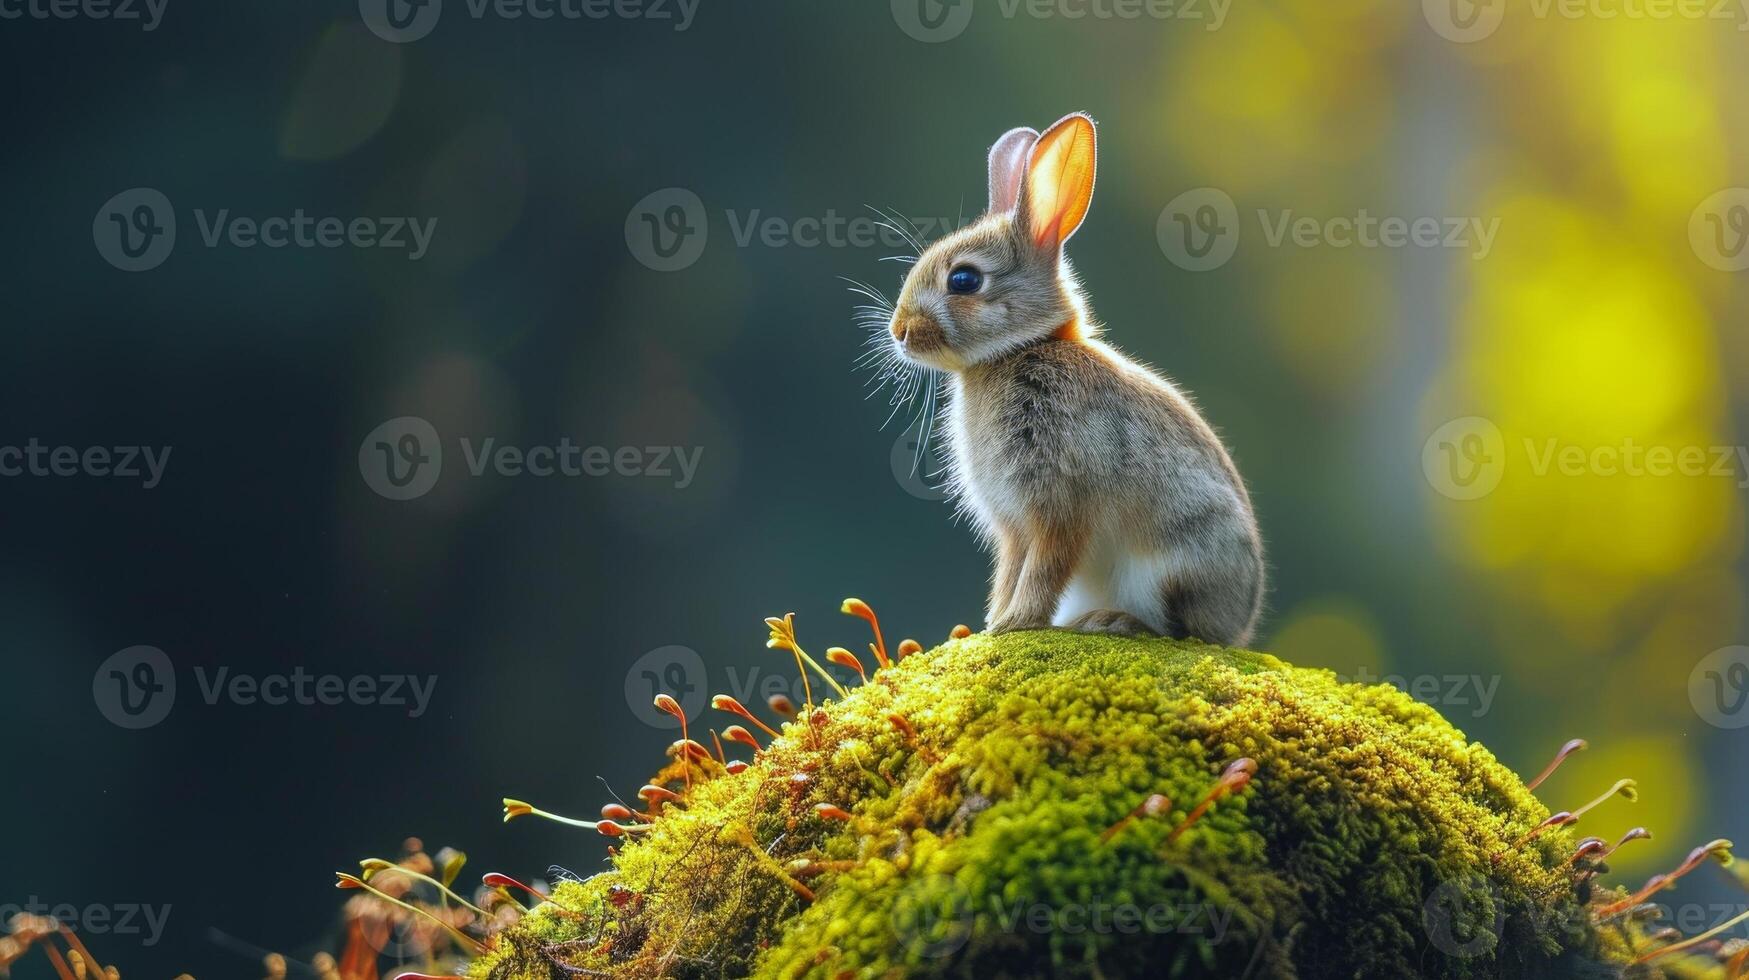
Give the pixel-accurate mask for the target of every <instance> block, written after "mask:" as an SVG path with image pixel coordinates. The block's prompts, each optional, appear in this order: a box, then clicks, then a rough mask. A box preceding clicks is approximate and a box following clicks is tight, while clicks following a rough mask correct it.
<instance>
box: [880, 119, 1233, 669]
mask: <svg viewBox="0 0 1749 980" xmlns="http://www.w3.org/2000/svg"><path fill="white" fill-rule="evenodd" d="M1094 157H1095V130H1094V124H1093V120H1092V119H1091V118H1090V117H1088V116H1086V115H1084V114H1081V113H1076V114H1074V115H1070V116H1066V117H1064V118H1063V119H1061V120H1059V121H1058V122H1057V123H1056V124H1055V125H1053V126H1052V127H1051V128H1050V129H1048V130H1046V131H1045V132H1044V134H1043V135H1042V136H1041V135H1040V134H1038V133H1037V132H1035V131H1033V130H1031V129H1024V128H1022V129H1015V130H1011V131H1009V132H1008V133H1006V134H1004V135H1003V136H1002V138H1001V139H999V140H997V141H996V144H995V145H994V146H993V147H991V149H990V161H989V169H990V207H989V210H988V212H987V213H985V214H984V216H983V217H982V218H980V219H978V221H976V222H975V223H973V224H971V225H970V226H968V227H966V228H963V229H961V230H959V231H956V232H954V233H953V234H950V235H948V236H947V237H945V238H943V239H941V240H940V241H938V242H936V243H934V244H933V245H931V246H930V247H929V248H928V249H926V250H924V252H923V254H922V255H921V256H920V257H919V258H918V260H917V262H916V264H915V265H914V266H913V267H912V269H911V272H910V274H909V276H908V277H907V278H906V281H905V285H904V288H903V290H902V291H901V292H900V294H899V301H898V304H897V306H896V309H895V310H894V312H893V314H892V318H891V321H890V323H889V327H890V329H891V332H892V343H893V345H894V347H895V349H896V352H897V354H898V355H899V356H901V357H903V358H904V359H906V360H907V361H909V362H911V363H913V364H916V365H920V366H923V367H925V368H930V369H937V370H941V371H946V372H949V373H950V374H951V375H952V377H951V380H950V382H949V388H950V389H951V395H950V404H949V405H948V407H947V416H946V419H947V426H948V433H949V467H948V473H949V479H948V487H949V490H950V492H951V493H952V494H953V495H954V497H955V499H956V501H957V503H958V505H959V506H960V507H961V509H963V510H964V511H965V512H966V513H967V514H969V515H970V517H971V518H972V521H973V524H974V526H975V527H976V528H977V530H978V533H979V535H980V536H981V537H982V538H984V540H985V541H986V542H988V543H990V544H991V545H993V547H994V550H995V552H996V568H995V574H994V576H993V578H992V582H991V589H990V601H989V608H988V610H987V617H988V618H987V628H988V629H989V630H990V632H992V633H1003V632H1007V631H1010V630H1023V629H1037V628H1042V627H1047V626H1050V625H1052V624H1056V625H1059V626H1064V627H1067V628H1069V629H1073V630H1081V631H1084V632H1097V633H1129V634H1137V633H1157V634H1162V635H1167V636H1175V637H1183V636H1194V637H1197V638H1200V639H1203V640H1207V641H1209V642H1213V643H1222V644H1243V643H1245V642H1246V641H1247V640H1248V639H1249V638H1250V636H1251V631H1252V627H1253V626H1254V625H1255V623H1256V620H1257V616H1258V612H1259V610H1260V608H1261V605H1262V597H1263V580H1264V565H1263V545H1262V542H1261V540H1260V539H1259V537H1258V533H1257V522H1256V519H1255V518H1254V517H1253V515H1252V512H1251V500H1250V497H1249V496H1248V495H1247V494H1246V492H1245V485H1244V483H1243V481H1241V480H1240V478H1239V472H1238V470H1237V469H1236V468H1235V467H1234V466H1233V462H1232V460H1231V459H1230V458H1228V456H1227V452H1226V450H1225V449H1224V448H1223V447H1222V445H1221V441H1220V439H1219V437H1217V436H1216V435H1215V433H1214V430H1212V429H1211V428H1209V426H1208V423H1206V422H1204V421H1203V419H1202V416H1200V415H1198V414H1197V411H1196V409H1195V407H1193V406H1192V405H1191V403H1190V401H1189V400H1188V399H1186V398H1185V396H1184V395H1182V394H1181V393H1179V391H1178V390H1177V389H1176V388H1174V387H1173V386H1172V384H1171V382H1169V381H1167V380H1166V379H1165V378H1163V377H1161V376H1160V375H1158V374H1155V373H1154V372H1153V371H1151V370H1150V369H1148V368H1147V367H1144V366H1142V365H1140V364H1137V363H1136V362H1134V361H1131V360H1129V359H1128V358H1126V357H1125V356H1124V355H1123V354H1121V353H1119V352H1118V351H1117V350H1115V349H1113V348H1112V347H1111V346H1109V345H1107V344H1105V343H1103V342H1102V341H1100V340H1099V339H1098V337H1099V333H1100V326H1099V324H1098V323H1097V322H1096V321H1095V320H1094V319H1093V316H1092V314H1091V313H1090V312H1089V310H1088V308H1087V301H1086V298H1085V296H1084V295H1083V294H1082V290H1081V286H1080V284H1079V283H1078V282H1077V281H1076V279H1075V275H1074V273H1073V272H1072V271H1071V270H1070V268H1069V262H1068V260H1067V259H1066V258H1064V256H1063V244H1064V242H1066V241H1068V239H1069V236H1071V235H1073V234H1074V233H1075V230H1076V229H1077V228H1079V227H1080V226H1081V222H1082V219H1083V218H1085V217H1086V215H1087V209H1088V205H1089V204H1090V203H1091V201H1092V199H1093V181H1094V171H1095V164H1094Z"/></svg>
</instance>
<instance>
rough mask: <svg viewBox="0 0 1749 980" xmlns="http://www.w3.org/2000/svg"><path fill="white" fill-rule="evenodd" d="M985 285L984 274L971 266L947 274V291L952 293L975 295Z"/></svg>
mask: <svg viewBox="0 0 1749 980" xmlns="http://www.w3.org/2000/svg"><path fill="white" fill-rule="evenodd" d="M983 284H984V274H983V273H982V272H979V271H978V270H976V269H974V268H972V267H971V266H969V265H962V266H960V267H959V268H957V269H955V270H953V271H952V272H950V273H948V274H947V291H948V292H950V293H975V292H977V291H978V287H979V286H982V285H983Z"/></svg>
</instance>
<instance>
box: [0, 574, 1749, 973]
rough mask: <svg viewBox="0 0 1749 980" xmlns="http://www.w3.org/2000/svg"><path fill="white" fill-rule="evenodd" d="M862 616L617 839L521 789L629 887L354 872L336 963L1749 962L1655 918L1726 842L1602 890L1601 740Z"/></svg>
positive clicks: (481, 967) (1372, 692) (1274, 662)
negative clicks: (1475, 727)
mask: <svg viewBox="0 0 1749 980" xmlns="http://www.w3.org/2000/svg"><path fill="white" fill-rule="evenodd" d="M843 611H844V612H845V613H847V614H849V615H851V616H855V617H858V618H861V619H863V620H866V621H867V623H868V625H869V627H870V628H871V629H872V630H873V636H874V640H873V642H872V643H870V644H869V652H870V655H871V658H872V659H871V662H865V661H863V660H862V659H861V658H858V657H856V656H854V655H852V654H850V653H849V651H848V650H847V649H845V648H842V647H834V648H831V652H829V653H828V654H827V656H826V659H827V662H829V663H832V664H837V665H840V666H842V667H846V668H849V670H850V671H851V672H853V673H854V674H855V675H856V677H855V678H854V679H853V680H852V681H851V684H850V685H849V686H846V685H845V684H843V683H841V682H840V681H839V680H838V679H837V678H835V677H833V676H832V675H831V674H830V673H828V672H827V670H826V669H825V668H824V667H823V666H822V665H821V664H820V663H819V662H818V661H816V660H815V659H814V658H813V657H812V656H810V655H809V654H808V653H807V652H806V651H805V650H804V648H803V646H802V644H801V642H800V640H799V639H798V634H797V630H796V625H795V618H794V616H793V615H789V616H784V617H781V618H772V619H768V620H767V621H766V626H767V628H768V643H769V645H770V646H771V647H772V648H773V649H774V650H776V651H779V652H780V653H783V654H788V655H789V658H788V659H791V660H793V662H794V664H795V666H796V669H797V670H799V671H801V672H802V676H803V680H804V685H803V692H804V694H803V704H802V705H800V706H799V708H798V706H796V705H795V704H793V703H792V702H790V701H789V700H788V699H787V698H782V697H781V696H780V697H777V698H774V699H772V700H771V702H770V703H769V705H767V707H769V708H770V710H771V715H770V716H769V720H768V719H766V718H761V717H760V716H759V715H757V714H755V713H754V711H753V710H752V709H750V708H748V707H747V706H746V705H744V704H742V703H741V702H740V701H738V700H736V699H735V698H732V697H729V696H727V695H718V696H716V697H715V698H713V699H712V701H711V708H712V709H713V710H714V711H715V712H716V713H718V714H719V715H720V716H721V717H722V718H723V720H724V722H725V724H724V725H723V726H722V727H721V728H720V730H719V729H717V728H709V731H710V743H711V745H710V747H706V745H705V744H703V743H702V742H701V741H699V740H698V738H696V737H695V736H694V733H693V732H694V729H693V728H692V727H691V725H692V724H704V722H705V720H704V719H687V718H686V717H685V714H684V712H683V711H682V710H681V709H680V706H679V704H678V702H677V701H675V699H673V698H672V697H670V696H668V695H660V696H658V697H657V699H656V705H657V707H658V708H659V709H661V710H663V711H667V712H670V713H672V714H675V715H676V716H677V717H679V718H680V720H681V722H682V724H683V725H685V726H687V727H683V728H682V733H681V738H680V740H679V741H676V742H674V743H672V744H671V745H670V746H669V747H668V750H667V756H668V761H667V762H666V764H665V765H663V766H662V767H661V768H660V769H659V770H658V771H657V772H656V773H655V774H654V775H653V776H652V777H651V778H650V781H649V782H648V783H647V784H645V785H644V786H643V787H642V788H641V789H639V790H638V791H637V793H636V795H635V799H634V800H616V801H614V802H610V803H608V804H607V805H605V806H603V807H602V808H601V812H600V815H599V817H598V819H592V820H586V819H579V818H575V817H569V816H563V815H559V814H555V813H550V812H547V811H545V810H542V809H540V808H538V807H536V806H534V805H532V804H530V803H526V802H523V801H521V800H516V799H506V800H505V801H504V819H505V820H506V821H509V820H514V819H518V818H522V817H541V818H544V819H547V820H555V821H559V822H560V823H562V824H566V825H571V826H575V827H578V828H580V829H583V830H593V831H595V832H597V833H599V834H602V835H605V836H606V837H607V838H609V839H610V843H609V846H608V848H607V851H608V867H607V869H606V870H604V871H602V872H600V873H599V874H595V875H593V876H590V877H587V878H584V877H580V876H577V875H573V874H570V873H569V872H564V871H563V870H562V869H560V868H557V867H555V868H554V869H552V870H551V871H550V872H549V873H548V877H549V878H552V879H555V880H556V885H554V886H550V887H548V886H546V885H544V883H538V882H537V883H536V885H528V884H524V883H523V882H522V881H519V880H518V879H517V878H514V877H511V876H509V875H506V874H502V873H498V872H493V873H490V874H486V875H485V876H484V877H483V878H482V879H480V885H479V886H478V887H477V888H475V889H473V895H472V897H471V898H468V897H464V896H463V895H461V894H458V892H457V891H456V890H455V888H454V886H455V883H456V881H457V879H458V876H459V874H460V871H461V868H462V864H463V862H465V860H466V858H465V856H464V855H462V854H460V853H459V852H456V851H451V850H445V851H443V852H440V853H439V855H438V856H437V858H436V859H433V858H431V857H429V856H427V855H426V854H425V853H424V851H423V845H421V844H419V843H418V842H417V841H409V842H408V844H407V845H406V847H405V848H404V851H405V853H404V854H403V856H402V857H401V858H400V859H399V860H398V861H394V862H391V861H388V860H384V859H378V858H372V859H367V860H365V861H363V862H361V866H360V869H359V871H358V872H357V873H356V874H354V873H341V874H340V875H339V877H338V885H339V887H341V888H343V889H346V890H348V891H349V892H351V893H353V897H352V898H351V899H350V901H349V902H348V903H347V915H346V947H345V949H344V951H343V952H342V955H341V956H340V958H339V959H338V960H336V959H335V958H333V957H327V956H322V957H319V958H318V960H317V961H316V962H315V963H313V964H312V966H313V967H314V968H315V969H316V972H317V974H318V975H319V976H321V977H323V978H324V980H374V978H376V977H378V976H379V975H385V974H383V973H379V964H380V963H381V958H382V956H383V955H385V954H387V955H388V956H389V959H391V960H393V961H394V962H395V963H396V965H397V966H399V967H400V968H401V969H402V972H394V970H392V969H391V970H390V971H388V972H387V973H386V975H387V976H403V977H407V978H416V977H433V976H450V977H455V976H465V977H468V978H473V980H549V978H551V980H557V978H567V977H578V976H613V977H650V976H676V977H719V976H757V977H784V978H792V977H816V978H833V980H837V978H861V977H904V976H968V977H984V976H1009V977H1020V976H1064V975H1071V976H1074V975H1079V976H1089V977H1126V976H1137V977H1140V976H1147V977H1157V976H1165V977H1199V978H1202V977H1206V978H1235V977H1254V978H1280V977H1287V978H1336V977H1342V978H1369V980H1370V978H1375V977H1376V978H1416V977H1429V978H1446V977H1478V978H1479V977H1511V978H1527V980H1531V978H1534V980H1543V978H1561V977H1568V978H1580V977H1585V978H1594V977H1619V978H1623V980H1638V978H1661V977H1680V978H1707V980H1740V978H1743V977H1744V976H1746V975H1749V944H1746V943H1745V942H1744V941H1743V940H1740V939H1725V938H1724V937H1726V936H1727V935H1729V933H1730V931H1731V930H1732V929H1733V928H1734V927H1736V926H1737V925H1739V924H1740V923H1741V922H1742V921H1744V920H1745V919H1749V914H1746V915H1741V916H1736V917H1735V918H1732V919H1729V920H1727V921H1724V922H1721V923H1720V924H1719V925H1718V926H1717V927H1715V928H1712V929H1709V930H1706V931H1704V932H1699V933H1697V934H1695V935H1692V936H1684V935H1682V934H1681V933H1680V932H1679V931H1678V930H1676V929H1674V928H1671V927H1669V926H1668V925H1666V924H1665V923H1663V922H1661V921H1660V915H1661V912H1660V908H1659V906H1658V905H1657V904H1656V903H1655V901H1654V899H1656V898H1657V897H1658V896H1660V894H1661V893H1663V892H1665V891H1666V890H1668V889H1670V888H1673V887H1675V886H1677V885H1678V883H1679V882H1680V881H1682V880H1683V879H1685V878H1687V877H1688V876H1690V875H1694V874H1699V873H1701V872H1702V869H1703V868H1705V867H1707V866H1709V865H1719V864H1724V865H1728V864H1729V863H1730V860H1731V855H1730V843H1729V842H1728V841H1723V840H1719V841H1712V842H1710V843H1707V844H1703V845H1702V846H1700V847H1696V848H1694V849H1693V851H1692V852H1690V853H1689V854H1688V856H1687V858H1686V859H1684V860H1683V861H1682V862H1681V863H1680V864H1678V865H1677V866H1676V867H1674V868H1673V869H1671V870H1670V871H1668V872H1666V873H1664V874H1659V875H1655V876H1653V877H1652V878H1651V879H1649V880H1647V881H1646V882H1644V883H1643V884H1638V885H1637V887H1631V888H1630V887H1627V886H1633V885H1635V883H1626V885H1627V886H1624V884H1621V883H1605V878H1606V877H1607V876H1608V874H1609V869H1608V866H1607V865H1606V863H1605V862H1606V860H1607V859H1608V858H1609V857H1610V856H1611V855H1612V854H1613V853H1614V852H1615V851H1616V850H1617V849H1618V848H1621V847H1623V846H1627V845H1629V844H1634V843H1636V842H1638V841H1643V840H1645V839H1647V838H1649V837H1651V834H1650V833H1649V832H1648V831H1646V830H1645V829H1644V828H1640V827H1634V828H1631V829H1627V830H1626V831H1625V832H1624V831H1622V830H1621V829H1620V828H1607V829H1608V836H1607V837H1601V836H1593V837H1583V838H1578V837H1576V833H1577V831H1576V829H1575V828H1577V827H1579V826H1580V825H1581V824H1583V823H1585V822H1586V820H1587V814H1588V813H1589V812H1590V811H1591V810H1592V809H1593V808H1594V807H1595V806H1597V805H1598V804H1599V803H1600V802H1602V801H1603V800H1605V799H1608V798H1611V797H1614V796H1624V797H1627V798H1629V799H1632V798H1633V796H1634V794H1635V792H1636V790H1635V787H1634V784H1633V781H1632V780H1631V779H1622V780H1620V781H1618V782H1617V783H1616V784H1615V785H1613V786H1610V787H1608V788H1606V789H1604V788H1601V787H1600V790H1602V791H1601V792H1600V794H1599V795H1598V796H1597V797H1596V798H1594V799H1592V800H1590V801H1587V802H1584V803H1583V804H1582V805H1579V806H1576V807H1574V808H1573V809H1571V810H1555V811H1551V810H1550V808H1549V807H1547V806H1545V805H1544V804H1543V803H1542V802H1541V801H1539V800H1538V799H1537V798H1536V797H1535V796H1533V795H1532V790H1533V789H1535V788H1537V787H1538V786H1540V785H1541V784H1542V782H1543V780H1545V779H1546V778H1547V777H1548V776H1549V775H1550V773H1552V772H1553V771H1554V770H1555V768H1556V767H1558V766H1559V765H1560V763H1561V762H1562V761H1563V760H1564V759H1566V758H1567V757H1568V756H1571V755H1572V754H1573V753H1575V752H1578V751H1581V750H1583V749H1584V748H1585V743H1584V742H1583V741H1582V740H1574V741H1572V742H1569V743H1568V744H1567V745H1565V746H1563V747H1562V749H1561V750H1560V751H1559V752H1558V753H1557V754H1556V756H1555V758H1554V760H1553V761H1551V762H1550V764H1549V765H1548V766H1547V767H1546V768H1545V769H1544V770H1543V771H1542V772H1540V773H1539V774H1538V775H1537V776H1535V777H1533V778H1532V779H1531V780H1530V781H1529V782H1528V783H1526V782H1524V781H1522V780H1520V779H1519V778H1518V777H1517V776H1515V775H1514V774H1513V773H1512V772H1510V771H1508V770H1507V769H1506V768H1505V767H1504V766H1502V765H1501V764H1500V763H1499V762H1498V761H1497V760H1496V759H1495V758H1494V756H1493V754H1492V753H1491V752H1489V751H1488V749H1487V748H1485V747H1483V746H1482V745H1480V744H1478V743H1475V742H1471V741H1469V740H1467V739H1466V738H1465V737H1464V735H1463V733H1461V732H1460V731H1458V730H1457V729H1455V728H1453V727H1452V726H1451V725H1450V724H1449V723H1447V722H1446V721H1445V720H1444V719H1443V718H1441V717H1440V715H1439V714H1438V713H1437V712H1436V711H1434V710H1433V709H1432V708H1430V707H1428V706H1426V705H1423V704H1421V703H1418V702H1416V701H1414V700H1412V699H1411V698H1409V697H1408V696H1407V695H1405V694H1403V693H1402V692H1400V691H1398V690H1397V689H1395V688H1393V687H1390V686H1368V685H1361V684H1347V683H1342V682H1340V681H1339V680H1338V679H1337V678H1336V677H1335V675H1333V674H1331V673H1330V672H1328V671H1322V670H1308V669H1302V668H1297V667H1293V666H1290V665H1288V664H1286V663H1283V662H1282V661H1280V660H1278V659H1276V658H1274V657H1271V656H1269V655H1267V654H1263V653H1253V652H1250V651H1245V650H1237V649H1227V648H1220V647H1213V646H1207V645H1204V644H1200V643H1197V642H1194V641H1175V640H1165V639H1144V638H1128V637H1114V636H1096V635H1086V634H1080V633H1073V632H1065V631H1060V630H1039V631H1023V632H1015V633H1010V634H1006V635H1002V636H989V635H984V634H978V635H974V634H972V633H971V631H970V630H968V629H966V628H964V627H957V628H955V629H954V630H953V633H952V635H951V637H950V638H949V640H948V641H947V642H945V643H943V644H942V645H941V646H938V647H936V648H935V649H933V650H930V651H927V652H923V651H922V648H921V646H920V645H919V644H917V643H916V642H915V641H912V640H906V641H903V642H901V643H900V644H899V645H898V646H897V647H895V648H892V650H891V651H890V652H889V649H888V647H887V645H886V641H885V639H884V638H883V637H882V635H881V632H880V625H879V621H878V619H877V618H876V616H875V614H874V612H873V610H872V609H870V608H869V607H868V605H867V604H866V603H863V602H861V601H860V600H855V599H851V600H846V601H845V603H844V606H843ZM871 665H872V667H873V669H872V670H869V669H868V668H869V667H870V666H871ZM810 673H811V674H812V680H809V674H810ZM816 681H817V682H818V683H815V682H816ZM817 697H818V698H819V700H816V698H817ZM707 727H708V726H707ZM731 750H737V751H739V752H744V753H746V754H748V755H749V756H750V758H744V759H731V758H730V757H729V752H730V751H731ZM1610 840H1613V841H1614V842H1613V843H1610V842H1609V841H1610ZM1639 846H1645V845H1639ZM1733 870H1735V869H1733ZM62 947H64V948H65V952H63V949H62ZM32 949H40V950H42V951H43V952H44V954H45V955H46V957H47V958H48V959H49V960H50V961H51V963H52V964H53V965H54V968H55V969H56V971H57V973H58V974H59V976H61V977H62V978H63V980H70V978H73V977H76V976H99V975H103V968H102V967H100V966H98V965H97V961H96V959H95V958H93V957H92V956H91V954H90V952H89V951H88V950H86V949H84V947H83V945H82V944H81V943H80V942H79V940H78V937H76V936H73V935H71V933H69V932H67V930H66V929H65V928H64V927H57V926H55V925H54V924H53V923H46V922H43V923H38V922H23V923H22V924H21V923H20V922H18V921H15V922H14V923H13V930H12V934H11V935H8V936H4V937H0V970H3V969H4V967H6V966H7V965H9V964H11V963H12V962H14V961H16V960H18V959H19V958H21V957H23V956H24V955H26V954H27V953H29V952H30V951H31V950H32ZM275 960H276V958H275V957H269V958H268V966H269V969H270V972H271V971H272V970H273V969H274V963H275ZM409 967H410V968H412V969H415V970H418V971H420V972H417V973H414V972H406V968H409ZM111 969H113V968H111ZM278 969H279V970H280V971H283V970H284V961H283V959H282V958H280V959H278ZM112 975H113V974H112ZM279 975H283V972H282V973H280V974H279Z"/></svg>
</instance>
